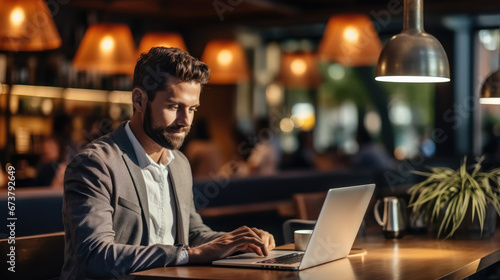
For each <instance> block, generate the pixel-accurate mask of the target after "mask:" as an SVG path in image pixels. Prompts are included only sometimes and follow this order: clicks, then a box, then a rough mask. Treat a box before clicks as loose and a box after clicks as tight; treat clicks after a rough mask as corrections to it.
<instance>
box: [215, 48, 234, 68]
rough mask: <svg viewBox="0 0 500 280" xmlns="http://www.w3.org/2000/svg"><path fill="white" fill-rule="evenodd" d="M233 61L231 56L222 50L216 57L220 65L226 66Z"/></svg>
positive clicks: (228, 52)
mask: <svg viewBox="0 0 500 280" xmlns="http://www.w3.org/2000/svg"><path fill="white" fill-rule="evenodd" d="M232 60H233V54H232V53H231V52H230V51H228V50H222V51H220V52H219V54H218V55H217V61H218V62H219V63H220V64H222V65H228V64H229V63H231V61H232Z"/></svg>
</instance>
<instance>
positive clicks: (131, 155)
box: [113, 124, 150, 244]
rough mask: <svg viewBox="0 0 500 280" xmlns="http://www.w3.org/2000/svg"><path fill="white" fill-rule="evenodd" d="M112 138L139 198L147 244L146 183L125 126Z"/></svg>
mask: <svg viewBox="0 0 500 280" xmlns="http://www.w3.org/2000/svg"><path fill="white" fill-rule="evenodd" d="M113 138H114V140H115V143H116V144H117V145H118V146H119V147H120V149H121V150H122V151H123V155H122V158H123V161H124V162H125V165H126V166H127V168H128V171H129V173H130V177H131V178H132V181H133V182H134V187H135V191H136V193H137V196H138V197H139V203H140V204H141V209H142V214H143V215H144V222H145V224H146V232H145V234H144V236H145V240H146V243H145V244H148V242H149V229H150V228H149V227H150V226H149V204H148V194H147V190H146V182H145V181H144V177H143V175H142V170H141V168H140V167H139V163H138V161H137V156H136V155H135V151H134V147H133V146H132V143H131V142H130V140H129V139H128V135H127V132H126V131H125V124H121V125H120V126H119V127H118V128H117V129H116V130H115V131H114V132H113Z"/></svg>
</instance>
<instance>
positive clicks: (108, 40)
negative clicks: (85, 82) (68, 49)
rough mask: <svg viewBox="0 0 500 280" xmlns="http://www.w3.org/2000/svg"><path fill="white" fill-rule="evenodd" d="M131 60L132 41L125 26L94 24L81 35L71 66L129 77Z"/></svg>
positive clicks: (134, 59)
mask: <svg viewBox="0 0 500 280" xmlns="http://www.w3.org/2000/svg"><path fill="white" fill-rule="evenodd" d="M135 61H136V52H135V45H134V40H133V39H132V33H131V32H130V29H129V27H128V26H127V25H125V24H95V25H92V26H90V27H89V28H88V30H87V32H86V33H85V35H84V36H83V40H82V42H81V43H80V46H79V47H78V50H77V51H76V55H75V58H74V59H73V67H75V68H76V69H77V70H81V71H96V72H100V73H104V74H132V73H133V72H134V67H135Z"/></svg>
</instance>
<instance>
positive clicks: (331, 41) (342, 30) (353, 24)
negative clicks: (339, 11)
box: [318, 14, 382, 66]
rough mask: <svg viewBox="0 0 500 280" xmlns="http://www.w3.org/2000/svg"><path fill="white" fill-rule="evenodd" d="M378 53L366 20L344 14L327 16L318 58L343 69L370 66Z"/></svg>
mask: <svg viewBox="0 0 500 280" xmlns="http://www.w3.org/2000/svg"><path fill="white" fill-rule="evenodd" d="M381 50H382V43H381V42H380V38H379V37H378V34H377V32H376V31H375V28H374V26H373V24H372V22H371V20H370V18H368V17H367V16H365V15H363V14H347V15H336V16H332V17H330V19H329V20H328V23H327V25H326V29H325V32H324V35H323V39H322V40H321V43H320V45H319V51H318V53H319V56H320V58H321V59H325V60H330V61H334V62H337V63H339V64H341V65H343V66H371V65H375V64H376V63H377V59H378V57H379V55H380V51H381Z"/></svg>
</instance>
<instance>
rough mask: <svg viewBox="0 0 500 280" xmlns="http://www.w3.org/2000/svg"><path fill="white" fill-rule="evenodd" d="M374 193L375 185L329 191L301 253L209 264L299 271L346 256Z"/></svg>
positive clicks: (250, 255) (277, 252) (240, 257)
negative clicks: (304, 248)
mask: <svg viewBox="0 0 500 280" xmlns="http://www.w3.org/2000/svg"><path fill="white" fill-rule="evenodd" d="M374 190H375V184H368V185H360V186H351V187H342V188H333V189H330V190H329V191H328V194H327V196H326V198H325V202H324V203H323V207H322V208H321V212H320V214H319V217H318V220H317V222H316V225H315V226H314V230H313V233H312V235H311V238H310V240H309V243H308V244H307V247H306V250H305V251H303V252H302V251H280V250H272V251H270V252H269V255H268V256H266V257H261V256H258V255H257V254H255V253H244V254H241V255H236V256H230V257H228V258H224V259H221V260H216V261H213V262H212V264H213V265H220V266H233V267H255V268H269V269H285V270H303V269H306V268H309V267H312V266H316V265H320V264H324V263H327V262H331V261H334V260H337V259H341V258H344V257H347V255H348V254H349V251H350V250H351V247H352V244H353V243H354V239H356V235H357V233H358V230H359V227H360V225H361V222H362V221H363V217H364V215H365V213H366V209H367V208H368V204H369V203H370V200H371V198H372V195H373V191H374Z"/></svg>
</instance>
